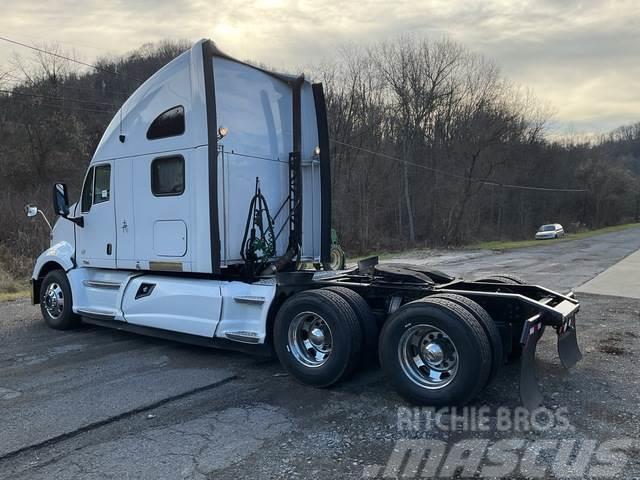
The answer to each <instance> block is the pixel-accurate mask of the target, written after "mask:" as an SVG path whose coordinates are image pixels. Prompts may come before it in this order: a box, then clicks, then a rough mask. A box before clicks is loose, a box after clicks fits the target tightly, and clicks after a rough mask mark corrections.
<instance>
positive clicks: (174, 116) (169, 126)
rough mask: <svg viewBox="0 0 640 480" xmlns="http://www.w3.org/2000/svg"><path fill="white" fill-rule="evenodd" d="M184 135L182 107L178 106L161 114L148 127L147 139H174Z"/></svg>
mask: <svg viewBox="0 0 640 480" xmlns="http://www.w3.org/2000/svg"><path fill="white" fill-rule="evenodd" d="M183 133H184V107H183V106H182V105H178V106H177V107H173V108H170V109H169V110H166V111H165V112H162V113H161V114H160V115H158V117H156V119H155V120H154V121H153V122H152V123H151V125H150V126H149V130H147V139H149V140H156V139H158V138H166V137H175V136H177V135H182V134H183Z"/></svg>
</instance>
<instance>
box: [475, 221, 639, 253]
mask: <svg viewBox="0 0 640 480" xmlns="http://www.w3.org/2000/svg"><path fill="white" fill-rule="evenodd" d="M633 227H640V223H625V224H623V225H614V226H612V227H605V228H599V229H597V230H585V231H583V232H578V233H568V234H567V235H565V236H564V237H562V238H557V239H553V240H515V241H514V240H506V241H502V240H494V241H490V242H481V243H476V244H474V245H470V246H468V247H467V248H469V249H483V250H511V249H514V248H526V247H533V246H539V245H548V244H553V243H559V242H567V241H570V240H579V239H581V238H589V237H595V236H596V235H602V234H605V233H613V232H619V231H622V230H626V229H628V228H633Z"/></svg>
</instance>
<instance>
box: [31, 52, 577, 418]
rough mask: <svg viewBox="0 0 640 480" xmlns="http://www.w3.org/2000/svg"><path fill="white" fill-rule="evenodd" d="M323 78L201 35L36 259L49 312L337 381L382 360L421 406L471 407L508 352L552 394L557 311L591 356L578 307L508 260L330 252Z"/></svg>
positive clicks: (59, 204)
mask: <svg viewBox="0 0 640 480" xmlns="http://www.w3.org/2000/svg"><path fill="white" fill-rule="evenodd" d="M329 161H330V159H329V138H328V129H327V117H326V107H325V100H324V94H323V91H322V85H320V84H311V83H310V82H308V81H306V80H305V79H304V77H303V76H290V75H283V74H279V73H275V72H270V71H267V70H264V69H261V68H257V67H255V66H252V65H248V64H246V63H244V62H240V61H237V60H235V59H233V58H231V57H229V56H228V55H226V54H224V53H223V52H221V51H220V50H219V49H218V48H217V47H216V46H215V45H214V44H213V42H211V41H209V40H202V41H200V42H197V43H196V44H195V45H194V46H193V47H192V48H191V49H190V50H189V51H187V52H184V53H183V54H181V55H180V56H178V57H177V58H176V59H174V60H173V61H172V62H170V63H169V64H167V65H166V66H165V67H163V68H162V69H160V70H159V71H158V72H157V73H156V74H154V75H153V76H152V77H151V78H149V79H148V80H147V81H146V82H145V83H144V84H143V85H141V86H140V87H139V88H138V90H136V92H134V94H133V95H132V96H131V97H130V98H129V99H128V100H127V101H126V102H125V103H124V105H123V106H122V108H121V109H120V111H119V112H118V113H117V114H116V115H115V117H114V119H113V120H112V121H111V123H110V124H109V126H108V127H107V129H106V131H105V133H104V135H103V138H102V140H101V141H100V144H99V145H98V147H97V149H96V152H95V154H94V156H93V159H92V160H91V163H90V165H89V168H88V170H87V174H86V176H85V180H84V183H83V188H82V192H81V196H80V200H79V201H78V202H77V203H75V204H73V205H69V200H68V195H67V190H66V186H65V185H64V184H56V185H55V187H54V209H55V211H56V213H57V214H58V215H59V216H60V217H61V218H60V219H59V220H58V221H57V222H56V224H55V226H54V228H53V234H52V241H51V247H50V248H49V249H47V250H46V251H45V252H44V253H42V254H41V255H40V257H39V258H38V259H37V261H36V265H35V267H34V272H33V278H32V284H33V301H34V303H40V305H41V309H42V314H43V317H44V319H45V321H46V322H47V324H48V325H49V326H51V327H53V328H58V329H66V328H72V327H74V326H76V325H78V324H79V322H80V321H81V319H82V320H84V321H86V322H88V323H94V324H98V325H103V326H108V327H111V328H117V329H122V330H128V331H134V332H139V333H145V334H149V335H156V336H161V337H169V338H176V339H178V340H182V341H189V342H192V343H198V344H201V345H212V346H222V347H227V348H235V349H242V350H250V351H254V352H262V353H267V354H271V353H273V352H275V354H276V355H277V356H278V358H279V359H280V361H281V362H282V364H283V366H284V367H285V368H286V369H287V370H288V371H289V372H290V373H291V374H292V375H293V376H294V377H295V378H296V379H298V380H300V381H302V382H304V383H307V384H310V385H314V386H318V387H326V386H329V385H333V384H335V383H336V382H338V381H340V380H341V379H343V378H345V377H347V376H348V375H349V374H350V373H352V372H354V371H356V370H357V368H358V367H359V366H360V365H362V363H363V362H375V361H377V360H376V359H378V358H379V360H380V363H381V365H382V369H383V371H384V372H385V374H386V375H387V376H388V378H389V379H390V382H391V383H392V384H393V385H394V387H395V388H396V389H397V391H398V392H399V393H400V394H401V395H403V396H404V397H405V398H407V399H409V400H410V401H412V402H415V403H417V404H429V405H449V404H464V403H466V402H468V401H470V400H472V399H473V398H474V397H476V396H477V395H478V394H479V393H480V391H481V390H482V389H483V388H484V387H485V386H486V385H487V383H488V382H489V381H490V380H491V379H492V378H494V377H495V373H496V372H497V370H498V368H499V366H500V365H501V364H502V363H504V362H505V361H506V359H507V358H509V357H518V356H522V359H523V360H522V367H521V372H522V373H521V381H520V389H521V395H522V398H523V402H524V403H525V405H527V406H529V407H533V406H535V405H537V404H539V403H540V402H541V400H542V396H541V394H540V392H539V389H538V386H537V383H536V379H535V372H534V357H535V348H536V344H537V341H538V339H539V338H540V336H541V335H542V333H543V331H544V329H545V326H549V327H550V328H554V329H555V330H556V333H557V334H558V338H559V351H560V356H561V360H562V362H563V364H564V365H565V366H571V365H573V364H574V363H575V362H577V361H578V360H579V358H580V351H579V349H578V346H577V341H576V335H575V315H576V313H577V311H578V309H579V304H578V302H577V301H576V300H575V298H573V295H571V294H569V295H562V294H559V293H557V292H552V291H550V290H548V289H544V288H542V287H538V286H531V285H526V284H524V283H523V282H521V281H520V280H518V279H515V278H513V277H510V276H508V275H502V276H494V277H489V278H486V279H481V280H480V281H476V282H465V281H463V280H458V279H454V278H452V277H449V276H447V275H446V274H443V273H441V272H436V271H431V270H428V269H425V268H421V267H416V266H407V265H378V264H377V261H376V260H375V259H370V260H368V261H364V262H361V263H360V264H359V265H358V267H356V268H352V269H351V270H347V271H343V272H318V273H316V274H314V272H310V271H296V268H297V265H298V264H300V263H302V262H313V263H316V264H320V263H324V264H328V263H329V261H330V249H331V212H330V198H331V192H330V169H329Z"/></svg>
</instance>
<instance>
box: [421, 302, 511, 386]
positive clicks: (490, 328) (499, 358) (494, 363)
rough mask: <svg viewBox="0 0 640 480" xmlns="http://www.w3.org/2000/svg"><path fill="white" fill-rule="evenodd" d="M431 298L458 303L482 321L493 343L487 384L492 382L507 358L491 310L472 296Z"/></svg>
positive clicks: (481, 323) (485, 331)
mask: <svg viewBox="0 0 640 480" xmlns="http://www.w3.org/2000/svg"><path fill="white" fill-rule="evenodd" d="M429 298H442V299H444V300H449V301H451V302H453V303H457V304H458V305H460V306H461V307H464V308H465V309H466V310H467V311H468V312H469V313H471V314H472V315H473V316H474V317H475V319H476V320H478V322H480V325H482V328H483V329H484V333H486V334H487V338H488V339H489V343H490V344H491V372H490V373H489V378H488V379H487V385H488V384H490V383H491V382H492V381H493V380H494V379H495V378H496V375H497V374H498V370H500V367H501V366H502V365H503V364H504V361H505V358H504V348H503V347H502V336H501V335H500V330H499V329H498V326H497V325H496V322H494V321H493V318H491V315H489V312H487V311H486V310H485V309H484V308H482V307H481V306H480V305H479V304H478V303H477V302H475V301H473V300H471V299H470V298H467V297H464V296H462V295H456V294H455V293H439V294H437V295H433V296H431V297H429Z"/></svg>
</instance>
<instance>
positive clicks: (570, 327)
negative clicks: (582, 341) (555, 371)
mask: <svg viewBox="0 0 640 480" xmlns="http://www.w3.org/2000/svg"><path fill="white" fill-rule="evenodd" d="M575 322H576V321H575V317H573V316H572V317H571V318H569V319H567V321H566V322H565V323H564V324H563V325H562V327H561V328H560V330H559V331H558V356H559V357H560V362H562V366H563V367H564V368H571V367H573V366H574V365H575V364H576V363H578V362H579V361H580V360H582V352H580V347H579V346H578V338H577V336H576V323H575Z"/></svg>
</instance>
